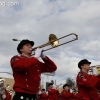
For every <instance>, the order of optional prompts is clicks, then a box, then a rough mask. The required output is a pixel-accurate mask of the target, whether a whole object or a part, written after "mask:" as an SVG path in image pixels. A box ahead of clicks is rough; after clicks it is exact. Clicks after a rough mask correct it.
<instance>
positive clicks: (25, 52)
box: [10, 40, 57, 100]
mask: <svg viewBox="0 0 100 100" xmlns="http://www.w3.org/2000/svg"><path fill="white" fill-rule="evenodd" d="M33 45H34V42H33V41H30V40H22V41H21V42H20V43H19V44H18V46H17V51H18V53H19V54H20V55H16V56H13V57H12V58H11V61H10V62H11V68H12V71H13V77H14V81H15V83H14V86H13V89H14V91H15V95H14V97H13V100H27V99H28V100H35V99H36V94H37V92H38V87H39V83H40V77H41V73H42V72H53V71H55V70H56V69H57V67H56V65H55V63H54V62H53V61H52V60H50V59H49V58H48V57H47V56H45V55H44V54H43V52H42V49H41V48H37V49H36V50H35V55H33V56H32V46H33ZM39 57H41V58H42V60H43V61H44V63H43V62H41V61H39V60H38V58H39Z"/></svg>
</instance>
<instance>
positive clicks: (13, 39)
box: [12, 39, 21, 41]
mask: <svg viewBox="0 0 100 100" xmlns="http://www.w3.org/2000/svg"><path fill="white" fill-rule="evenodd" d="M12 40H13V41H21V40H18V39H12Z"/></svg>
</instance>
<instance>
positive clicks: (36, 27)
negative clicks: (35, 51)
mask: <svg viewBox="0 0 100 100" xmlns="http://www.w3.org/2000/svg"><path fill="white" fill-rule="evenodd" d="M12 1H13V2H15V0H12ZM0 2H6V3H7V2H9V0H6V1H4V0H1V1H0ZM17 2H19V5H18V6H5V7H2V6H0V12H1V13H0V58H1V60H0V63H1V65H0V70H1V71H5V70H8V69H9V68H10V62H9V61H10V58H11V57H12V56H13V55H16V54H18V53H17V50H16V47H17V44H18V43H19V42H13V41H12V39H13V38H17V39H20V40H22V39H30V40H34V41H35V46H39V45H42V44H43V43H45V42H48V36H49V34H50V33H54V34H55V35H57V37H58V38H59V37H62V36H64V35H67V34H70V33H72V32H74V33H76V34H77V35H78V40H77V41H74V42H72V43H69V44H66V45H63V46H61V47H58V48H55V49H53V50H50V51H47V52H44V53H45V54H46V55H48V56H49V57H50V58H52V60H53V61H54V62H55V63H56V64H57V67H58V69H57V71H56V76H55V77H56V78H57V80H58V81H59V80H60V79H61V81H62V82H64V81H65V79H66V78H67V77H71V78H74V79H75V76H76V75H77V73H78V71H79V69H78V67H77V63H78V62H79V61H80V60H81V59H84V58H86V59H89V60H90V61H91V62H92V65H98V64H99V61H100V57H99V54H100V53H99V49H100V46H99V41H100V39H99V37H100V34H99V32H100V29H99V24H100V18H99V16H100V12H99V10H98V9H100V1H99V0H88V1H87V0H81V1H79V0H30V1H29V0H17ZM69 39H70V38H68V40H69ZM66 40H67V39H64V41H66ZM3 66H5V68H2V67H3ZM8 71H9V70H8ZM10 72H11V69H10Z"/></svg>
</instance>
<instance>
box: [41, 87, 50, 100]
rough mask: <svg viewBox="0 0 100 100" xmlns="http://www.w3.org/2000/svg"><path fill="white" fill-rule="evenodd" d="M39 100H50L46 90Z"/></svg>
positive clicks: (42, 92)
mask: <svg viewBox="0 0 100 100" xmlns="http://www.w3.org/2000/svg"><path fill="white" fill-rule="evenodd" d="M39 100H48V95H47V94H46V92H45V89H42V90H41V94H40V99H39Z"/></svg>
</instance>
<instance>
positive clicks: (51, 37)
mask: <svg viewBox="0 0 100 100" xmlns="http://www.w3.org/2000/svg"><path fill="white" fill-rule="evenodd" d="M71 35H74V36H75V38H74V39H72V40H70V41H67V42H64V43H62V44H59V40H60V39H63V38H65V37H68V36H71ZM75 40H78V35H77V34H75V33H71V34H68V35H65V36H63V37H60V38H57V37H56V35H54V34H50V35H49V42H47V43H45V44H43V45H40V46H38V47H35V48H31V50H32V51H34V50H35V49H37V48H43V47H45V46H48V45H51V46H52V47H51V48H48V49H46V50H43V52H44V51H47V50H50V49H53V48H56V47H58V46H61V45H64V44H67V43H70V42H72V41H75ZM13 41H20V40H17V39H13Z"/></svg>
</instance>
